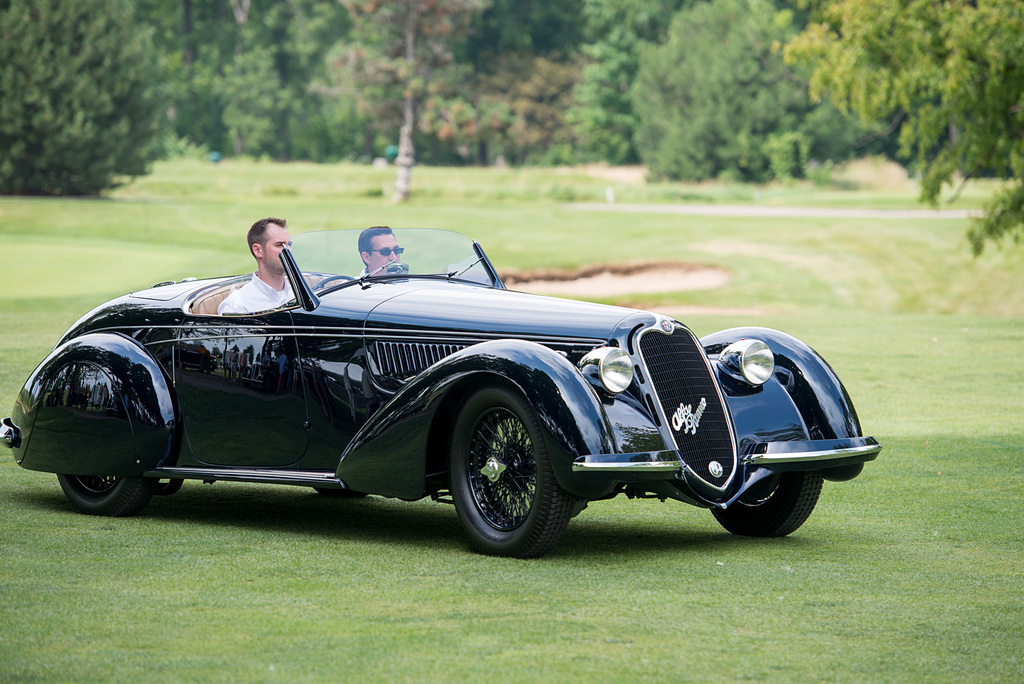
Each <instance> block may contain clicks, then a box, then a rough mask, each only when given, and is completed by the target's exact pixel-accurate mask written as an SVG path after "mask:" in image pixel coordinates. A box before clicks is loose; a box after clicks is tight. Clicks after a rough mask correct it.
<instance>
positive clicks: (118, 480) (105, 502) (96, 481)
mask: <svg viewBox="0 0 1024 684" xmlns="http://www.w3.org/2000/svg"><path fill="white" fill-rule="evenodd" d="M57 480H58V481H60V487H61V489H63V490H64V495H65V496H67V497H68V500H69V501H71V503H72V505H74V507H75V508H77V509H78V511H79V512H81V513H88V514H89V515H108V516H112V517H120V516H127V515H135V514H136V513H138V512H139V511H141V510H142V509H143V508H145V507H146V504H148V503H149V500H150V499H152V498H153V491H154V489H155V488H156V482H157V481H156V480H144V479H143V478H141V477H108V476H91V475H58V476H57Z"/></svg>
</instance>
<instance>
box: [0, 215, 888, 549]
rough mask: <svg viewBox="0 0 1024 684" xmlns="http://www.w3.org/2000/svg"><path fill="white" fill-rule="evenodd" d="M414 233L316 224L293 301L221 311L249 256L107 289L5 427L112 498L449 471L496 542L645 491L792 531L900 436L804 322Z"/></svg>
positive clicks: (10, 442) (453, 493)
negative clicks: (717, 327)
mask: <svg viewBox="0 0 1024 684" xmlns="http://www.w3.org/2000/svg"><path fill="white" fill-rule="evenodd" d="M395 233H396V234H398V235H400V239H401V244H402V246H403V248H404V250H405V251H404V254H403V255H402V258H403V262H402V263H401V264H400V265H401V268H395V269H392V271H391V272H389V271H388V269H384V270H382V271H381V272H380V273H377V274H363V275H360V272H361V268H362V263H361V262H360V261H359V256H358V254H357V253H355V250H354V249H353V248H352V245H354V244H355V235H356V234H357V231H323V232H313V233H305V234H300V235H297V236H295V237H294V246H293V248H292V250H285V251H284V252H282V255H281V259H282V265H283V266H284V268H285V271H286V273H287V275H288V279H289V283H290V286H291V288H292V290H293V291H294V293H295V299H293V300H292V301H291V302H289V303H287V304H286V305H285V306H284V307H283V308H281V309H279V310H274V311H266V312H260V313H257V314H251V315H223V316H222V315H217V314H216V304H217V302H218V301H222V300H223V297H224V296H226V295H227V293H228V291H229V290H230V289H231V288H232V287H236V286H237V284H238V283H239V282H243V281H244V278H243V279H240V278H239V277H230V278H223V279H215V280H208V281H195V282H182V283H177V284H169V285H165V286H162V287H159V288H155V289H152V290H146V291H143V292H137V293H133V294H130V295H126V296H124V297H121V298H118V299H117V300H114V301H112V302H110V303H108V304H105V305H103V306H100V307H97V308H96V309H95V310H93V311H92V312H90V313H89V314H87V315H86V316H84V317H83V318H82V319H81V320H79V321H78V322H77V323H76V324H75V325H74V326H73V327H72V328H71V329H70V330H69V331H68V332H67V333H65V335H64V336H63V338H62V339H61V340H60V342H59V343H58V345H57V346H56V348H55V349H54V351H53V352H52V353H51V354H50V355H49V356H48V357H47V358H46V359H44V360H43V362H42V363H41V364H40V365H39V367H37V368H36V370H35V371H34V372H33V373H32V375H31V376H30V377H29V379H28V381H27V382H26V384H25V387H24V388H23V389H22V390H21V392H20V394H19V396H18V400H17V402H16V404H15V407H14V411H13V413H12V415H11V416H10V417H9V418H6V419H4V421H3V424H2V426H0V439H2V443H3V444H5V445H7V446H9V447H11V448H12V449H13V453H14V457H15V459H16V461H17V462H18V463H19V464H20V465H22V466H23V467H25V468H29V469H33V470H42V471H48V472H54V473H57V474H58V477H59V480H60V482H61V485H62V487H63V489H64V491H65V493H66V494H67V496H68V498H69V499H70V500H71V502H72V503H73V504H74V506H75V507H76V508H78V509H79V510H81V511H84V512H87V513H95V514H102V515H129V514H132V513H136V512H138V511H139V510H141V509H142V508H143V507H144V506H145V505H146V504H147V503H148V502H149V500H150V498H151V497H152V496H153V495H154V494H169V493H173V491H175V490H176V489H177V487H178V486H180V483H181V482H182V481H183V480H186V479H195V480H203V481H206V482H213V481H218V480H234V481H248V482H261V483H273V484H289V485H298V486H305V487H311V488H313V489H315V490H316V491H317V492H320V493H322V494H325V495H328V496H339V497H355V496H365V495H367V494H373V495H380V496H388V497H397V498H401V499H410V500H414V499H419V498H423V497H431V498H433V499H435V500H437V501H441V502H451V503H454V504H455V506H456V509H457V511H458V515H459V518H460V520H461V521H462V523H463V527H464V528H465V530H466V532H467V534H468V536H469V538H470V539H471V540H472V542H473V544H474V545H475V546H476V548H478V549H480V550H481V551H484V552H486V553H491V554H497V555H508V556H518V557H531V556H539V555H541V554H543V553H546V552H547V551H549V550H550V549H551V548H553V547H554V546H555V544H556V543H557V541H558V539H559V538H560V537H561V536H562V534H563V533H564V531H565V529H566V527H567V526H568V524H569V521H570V519H571V518H572V517H573V516H574V515H576V514H578V513H579V512H580V511H581V510H582V509H583V508H584V507H585V505H586V504H587V503H588V502H591V501H598V500H602V499H608V498H611V497H615V496H619V495H625V496H628V497H631V498H659V499H662V500H673V501H678V502H683V503H687V504H691V505H694V506H697V507H700V508H706V509H709V510H711V512H712V513H713V515H714V516H715V518H716V519H717V520H718V521H719V522H720V523H721V524H722V525H723V526H724V527H725V528H726V529H728V530H730V531H732V532H734V533H737V534H745V535H754V536H781V535H785V534H789V533H791V532H793V531H794V530H796V529H797V528H798V527H800V525H801V524H803V522H804V521H805V520H806V518H807V517H808V516H809V515H810V513H811V511H812V510H813V508H814V505H815V503H816V501H817V499H818V496H819V493H820V491H821V487H822V482H823V481H824V480H833V481H843V480H848V479H851V478H853V477H856V476H857V475H858V474H859V473H860V471H861V469H862V468H863V466H864V464H865V463H866V462H869V461H871V460H873V459H874V458H875V457H876V456H877V454H878V453H879V450H880V449H881V447H880V446H879V444H878V442H877V441H876V440H874V439H873V438H871V437H867V436H864V434H863V433H862V431H861V426H860V423H859V420H858V418H857V414H856V411H855V409H854V407H853V403H852V401H851V400H850V397H849V395H848V393H847V392H846V390H845V388H843V386H842V383H841V382H840V381H839V378H838V377H837V376H836V374H835V372H834V371H833V370H832V369H831V367H829V365H828V364H827V363H826V362H825V361H824V360H823V359H821V357H820V356H818V355H817V354H816V353H815V352H814V351H813V350H812V349H811V348H810V347H808V346H807V345H806V344H804V343H803V342H801V341H799V340H797V339H795V338H793V337H791V336H789V335H786V334H785V333H781V332H779V331H776V330H769V329H765V328H754V327H749V328H737V329H731V330H724V331H721V332H718V333H714V334H712V335H708V336H706V337H704V338H703V339H700V340H698V339H697V338H696V337H695V336H694V335H693V333H692V332H690V330H689V329H688V328H686V326H685V325H684V324H683V323H681V322H680V321H678V320H675V319H672V318H669V317H667V316H663V315H660V314H657V313H651V312H646V311H639V310H634V309H624V308H619V307H612V306H605V305H599V304H592V303H586V302H575V301H569V300H564V299H556V298H550V297H541V296H537V295H530V294H524V293H519V292H513V291H510V290H507V289H506V288H505V287H504V285H503V284H502V282H501V279H500V278H499V277H498V275H497V273H496V271H495V270H494V268H493V266H492V265H491V263H490V261H489V260H488V259H487V257H486V255H485V254H484V252H483V249H482V248H481V247H480V245H479V244H477V243H476V242H474V241H472V240H470V239H468V238H466V237H465V236H463V235H460V234H458V233H451V232H447V231H437V230H425V229H395ZM86 417H88V418H89V419H90V420H91V422H90V423H89V424H88V427H85V426H84V425H83V424H82V421H83V420H84V419H85V418H86Z"/></svg>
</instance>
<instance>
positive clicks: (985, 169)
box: [789, 0, 1024, 253]
mask: <svg viewBox="0 0 1024 684" xmlns="http://www.w3.org/2000/svg"><path fill="white" fill-rule="evenodd" d="M815 5H816V6H818V5H820V7H819V8H818V17H817V19H818V21H815V22H814V23H812V24H811V25H809V26H808V27H807V29H806V31H805V32H804V33H803V35H801V37H800V39H799V40H797V41H795V42H794V43H793V44H792V45H791V46H790V47H789V55H790V56H791V57H792V58H793V59H800V60H804V61H806V62H808V63H810V64H812V65H813V66H814V75H813V78H812V81H811V85H812V92H813V93H815V94H821V95H827V96H828V97H830V98H831V99H832V100H833V101H835V102H836V103H837V104H839V105H840V106H843V107H847V108H849V109H851V110H853V111H854V112H856V113H857V114H859V115H860V116H861V117H863V118H865V119H867V120H869V121H873V122H877V123H878V124H880V125H881V124H884V123H886V122H893V125H896V124H898V125H899V128H900V143H901V146H902V149H903V152H904V154H906V155H907V156H908V157H909V158H912V159H914V160H915V161H916V163H917V165H918V167H919V169H920V171H921V173H922V175H923V180H922V184H921V194H922V197H923V199H925V200H927V201H930V202H932V203H936V202H937V199H938V197H939V193H940V191H941V189H942V187H943V186H944V185H947V184H954V183H956V182H958V178H962V177H966V178H970V177H977V176H989V175H991V176H996V177H1000V178H1010V179H1013V180H1012V182H1011V183H1010V184H1008V186H1007V187H1006V189H1005V191H1004V192H1002V193H1001V194H1000V195H998V196H997V197H996V198H995V199H994V200H993V202H992V204H991V205H989V207H988V210H987V212H986V215H985V217H984V218H983V219H981V220H980V221H978V222H977V223H976V224H975V225H974V226H973V227H972V229H971V231H970V233H969V236H970V238H971V242H972V245H973V247H974V250H975V252H976V253H977V252H980V251H981V249H982V247H983V245H984V243H985V241H986V240H987V239H999V238H1000V237H1002V236H1003V235H1014V236H1015V239H1020V238H1021V237H1022V236H1024V62H1022V61H1021V55H1022V54H1024V4H1022V3H1021V2H1020V1H1019V0H976V1H975V0H946V1H944V2H934V1H933V0H901V1H900V2H890V1H889V0H870V1H864V0H832V1H828V0H826V1H824V2H821V3H815Z"/></svg>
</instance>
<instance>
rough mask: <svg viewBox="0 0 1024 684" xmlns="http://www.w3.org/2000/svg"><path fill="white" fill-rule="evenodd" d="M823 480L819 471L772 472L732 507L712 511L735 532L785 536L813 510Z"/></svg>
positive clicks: (723, 525) (723, 523) (721, 523)
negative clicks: (779, 473) (775, 473)
mask: <svg viewBox="0 0 1024 684" xmlns="http://www.w3.org/2000/svg"><path fill="white" fill-rule="evenodd" d="M822 481H823V478H822V476H821V473H819V472H817V471H813V472H797V473H784V474H782V475H773V476H771V477H768V478H766V479H765V480H763V481H762V482H759V483H757V484H756V485H754V486H753V487H751V488H750V490H749V491H748V492H746V493H745V494H744V495H743V496H741V497H740V498H739V500H738V501H736V502H735V503H733V504H732V505H731V506H729V508H727V509H725V510H721V509H712V510H711V512H712V513H713V514H714V516H715V519H716V520H718V522H719V524H720V525H721V526H722V527H724V528H725V529H727V530H729V531H730V532H732V533H733V534H741V535H744V536H746V537H784V536H786V535H787V534H789V533H790V532H793V531H795V530H796V529H797V528H798V527H800V526H801V525H803V524H804V521H806V520H807V518H808V517H809V516H810V515H811V512H812V511H814V506H815V505H816V504H817V503H818V496H819V495H820V494H821V483H822Z"/></svg>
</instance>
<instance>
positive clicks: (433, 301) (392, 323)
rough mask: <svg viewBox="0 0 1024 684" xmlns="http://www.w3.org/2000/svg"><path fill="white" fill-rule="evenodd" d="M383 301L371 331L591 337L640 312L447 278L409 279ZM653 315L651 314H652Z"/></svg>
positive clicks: (598, 338)
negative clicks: (433, 280)
mask: <svg viewBox="0 0 1024 684" xmlns="http://www.w3.org/2000/svg"><path fill="white" fill-rule="evenodd" d="M398 287H399V288H401V289H400V290H398V291H397V292H396V293H395V295H394V296H392V297H390V298H388V299H386V300H384V301H382V302H381V303H380V304H378V305H377V306H376V307H374V309H373V310H372V311H371V312H370V314H369V315H368V316H367V319H366V331H367V334H369V335H371V336H373V335H374V334H375V333H376V334H385V335H386V334H388V332H398V331H423V332H427V331H436V332H450V333H454V334H456V335H460V336H461V335H465V336H477V337H481V338H499V337H517V338H525V339H534V338H537V339H564V340H570V339H571V340H581V341H582V340H587V341H593V342H595V343H600V342H602V341H604V340H607V339H608V338H609V337H610V336H612V334H613V331H614V330H615V329H616V328H617V327H619V325H620V324H621V322H622V321H623V319H625V318H627V317H631V316H634V315H636V314H638V313H642V312H638V311H636V310H635V309H625V308H622V307H617V306H608V305H605V304H594V303H591V302H579V301H573V300H569V299H559V298H556V297H547V296H541V295H534V294H527V293H523V292H515V291H512V290H494V289H490V288H482V287H473V286H463V285H458V284H450V283H443V284H437V285H433V284H432V285H427V286H417V285H415V284H413V283H409V285H408V286H406V287H403V286H398ZM648 315H649V314H648Z"/></svg>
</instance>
